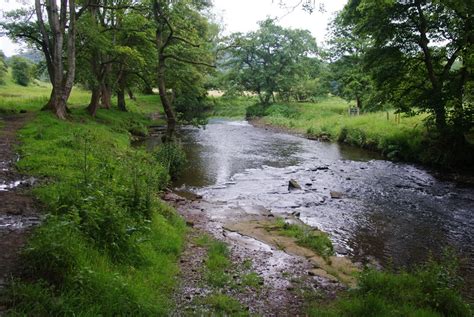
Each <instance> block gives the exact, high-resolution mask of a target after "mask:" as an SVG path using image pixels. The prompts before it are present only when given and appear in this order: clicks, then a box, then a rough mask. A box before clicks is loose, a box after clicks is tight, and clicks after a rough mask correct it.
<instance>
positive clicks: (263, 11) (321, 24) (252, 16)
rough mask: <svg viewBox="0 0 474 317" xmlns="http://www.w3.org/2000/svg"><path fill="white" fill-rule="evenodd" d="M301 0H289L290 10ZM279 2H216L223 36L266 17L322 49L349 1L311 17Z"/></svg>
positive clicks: (326, 0)
mask: <svg viewBox="0 0 474 317" xmlns="http://www.w3.org/2000/svg"><path fill="white" fill-rule="evenodd" d="M299 1H300V0H286V1H285V2H286V3H287V5H288V6H292V5H294V4H296V3H298V2H299ZM278 2H279V1H278V0H213V3H214V9H213V13H214V14H215V15H216V18H217V20H218V21H222V22H223V24H224V26H225V30H224V34H230V33H233V32H248V31H252V30H255V29H257V28H258V25H257V22H258V21H262V20H265V19H266V18H267V17H271V18H279V20H278V21H279V22H278V23H279V24H280V25H282V26H284V27H289V28H299V29H307V30H310V31H311V33H312V34H313V36H314V37H315V38H316V40H317V42H318V43H319V44H320V45H322V44H323V43H324V41H325V39H326V34H327V25H328V23H329V22H330V21H331V19H332V17H333V16H334V13H335V12H337V11H339V10H341V9H342V8H343V7H344V4H345V3H346V2H347V0H316V3H322V4H323V5H324V9H325V10H324V12H320V11H319V10H315V11H314V12H313V13H312V14H309V13H307V12H305V11H303V10H302V9H301V8H297V9H295V10H293V11H292V12H288V10H285V9H282V8H280V6H279V5H278ZM22 3H23V4H24V3H33V1H32V0H0V8H1V9H0V19H1V18H2V12H1V11H8V10H12V9H16V8H18V7H20V6H21V5H22ZM20 48H21V46H20V45H19V44H15V43H13V42H12V41H11V40H10V39H8V38H7V37H5V36H0V50H3V52H4V53H5V54H6V55H7V56H12V55H14V54H16V53H17V52H18V50H19V49H20Z"/></svg>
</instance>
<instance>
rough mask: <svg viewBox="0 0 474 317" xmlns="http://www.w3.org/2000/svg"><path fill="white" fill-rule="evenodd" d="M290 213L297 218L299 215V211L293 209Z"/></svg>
mask: <svg viewBox="0 0 474 317" xmlns="http://www.w3.org/2000/svg"><path fill="white" fill-rule="evenodd" d="M291 214H292V215H293V216H295V217H297V218H299V217H300V216H301V212H299V211H293V212H292V213H291Z"/></svg>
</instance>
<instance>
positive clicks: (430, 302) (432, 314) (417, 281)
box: [308, 258, 473, 317]
mask: <svg viewBox="0 0 474 317" xmlns="http://www.w3.org/2000/svg"><path fill="white" fill-rule="evenodd" d="M456 269H457V265H456V261H455V260H453V258H446V259H445V260H444V261H443V262H441V263H437V262H428V263H427V264H425V265H423V266H421V267H419V268H418V269H416V270H415V271H413V272H398V273H392V272H379V271H375V270H366V271H364V272H363V273H362V274H361V276H360V278H359V283H358V287H357V288H356V289H353V290H351V291H349V293H347V294H345V295H343V296H342V297H341V298H340V299H338V300H336V301H335V302H332V303H321V302H317V303H314V304H313V305H311V307H310V309H309V312H308V315H309V316H315V317H316V316H318V317H323V316H324V317H330V316H334V317H336V316H337V317H346V316H350V317H359V316H360V317H380V316H387V317H389V316H390V317H392V316H393V317H398V316H423V317H441V316H453V317H455V316H456V317H470V316H472V313H473V311H472V310H471V307H469V305H468V304H466V303H465V302H464V301H463V300H462V297H461V296H460V295H459V293H458V291H457V290H458V289H460V287H459V283H460V280H459V278H458V276H457V274H456Z"/></svg>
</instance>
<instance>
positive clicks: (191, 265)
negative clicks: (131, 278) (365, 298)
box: [164, 193, 345, 316]
mask: <svg viewBox="0 0 474 317" xmlns="http://www.w3.org/2000/svg"><path fill="white" fill-rule="evenodd" d="M164 199H165V200H166V201H168V203H170V204H171V205H173V206H174V207H175V208H176V209H177V210H178V212H179V213H180V214H181V215H182V216H183V217H184V218H185V219H186V221H187V223H188V224H189V225H191V226H192V227H193V230H192V231H191V234H190V238H189V239H188V241H187V245H186V248H185V252H184V253H183V255H182V257H181V261H180V269H181V285H180V289H179V291H178V292H177V294H176V298H175V302H176V303H177V311H176V312H175V313H174V314H173V315H174V316H184V315H187V314H188V313H189V312H190V311H194V312H199V309H200V307H193V305H195V304H194V303H195V302H196V299H197V302H199V299H202V298H204V297H205V296H206V295H208V294H210V293H212V289H211V288H209V286H207V285H206V283H205V282H204V281H203V279H202V270H203V269H202V268H203V264H204V259H205V256H206V253H205V250H203V248H201V247H199V246H197V245H195V244H194V243H193V236H194V237H195V236H196V235H199V234H200V233H207V234H210V235H212V236H213V237H214V238H216V239H218V240H220V241H223V242H226V243H227V244H228V245H229V248H230V251H231V260H232V263H233V269H232V270H231V272H229V273H230V274H231V275H233V276H234V278H236V277H237V278H238V275H239V274H241V271H239V269H238V268H239V267H242V265H243V263H244V262H245V261H248V260H251V263H252V268H251V269H252V271H253V272H256V273H257V274H258V275H259V276H260V277H262V278H263V285H262V287H261V288H259V289H258V290H256V289H251V288H244V289H240V290H235V289H223V290H220V291H221V292H223V293H225V294H227V295H229V296H231V297H233V298H235V299H237V300H238V301H239V302H240V303H241V304H242V305H243V306H244V307H246V308H247V309H248V311H249V313H250V315H258V316H304V315H305V303H307V302H308V300H310V299H311V298H312V299H317V300H321V299H334V298H335V297H336V294H337V293H338V292H339V291H341V290H343V289H345V286H344V285H342V284H340V283H339V282H336V281H334V280H331V279H328V278H323V277H320V276H317V275H315V274H314V273H313V270H314V264H313V263H312V262H311V261H310V260H309V259H307V258H305V257H303V256H297V255H294V254H290V253H287V252H284V251H282V250H279V249H278V248H275V247H274V246H272V245H270V244H267V243H265V242H262V241H259V240H256V239H254V238H252V237H250V236H247V235H242V234H239V233H237V232H233V231H232V230H227V229H226V228H225V226H224V224H222V223H220V222H216V221H213V220H212V219H210V218H209V217H208V216H207V215H206V210H207V209H209V208H215V206H211V204H210V203H209V202H206V201H204V200H186V199H184V198H182V197H179V196H177V195H175V194H173V193H168V194H166V195H165V197H164ZM197 314H199V313H197Z"/></svg>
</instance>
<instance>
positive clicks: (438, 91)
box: [340, 0, 474, 132]
mask: <svg viewBox="0 0 474 317" xmlns="http://www.w3.org/2000/svg"><path fill="white" fill-rule="evenodd" d="M473 10H474V6H473V5H472V3H470V2H469V1H466V2H465V1H453V0H446V1H425V0H413V1H367V0H351V1H349V3H348V4H347V5H346V6H345V8H344V10H343V11H342V12H341V14H340V19H341V20H340V23H341V25H342V26H343V27H347V28H350V29H351V30H352V34H353V35H354V36H357V37H358V38H359V39H364V40H366V41H367V42H368V43H369V45H368V47H367V48H366V50H365V54H364V66H365V70H366V71H369V72H370V74H371V77H372V78H373V80H374V84H375V89H374V92H375V93H376V94H377V97H378V99H379V100H380V101H381V102H384V103H390V104H392V105H394V106H395V107H397V108H398V109H400V110H401V111H405V112H410V111H425V112H428V113H430V114H432V118H433V120H434V123H435V125H436V127H437V129H438V130H439V131H445V130H446V128H449V127H452V128H455V129H456V130H459V132H465V131H468V130H470V129H471V128H472V125H473V121H472V113H473V102H472V92H471V91H470V89H468V87H472V81H473V76H472V75H473V73H472V69H473V66H474V65H473V61H474V60H473V58H472V56H473V44H474V33H473V32H474V28H473V25H474V24H473V23H474V16H473Z"/></svg>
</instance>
